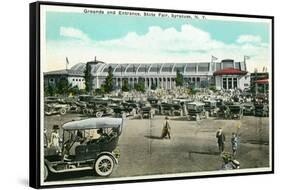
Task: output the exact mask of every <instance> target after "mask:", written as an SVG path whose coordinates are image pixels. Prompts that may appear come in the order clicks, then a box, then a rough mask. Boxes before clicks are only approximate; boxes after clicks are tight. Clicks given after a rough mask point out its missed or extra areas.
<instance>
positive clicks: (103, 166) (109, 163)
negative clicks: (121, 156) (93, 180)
mask: <svg viewBox="0 0 281 190" xmlns="http://www.w3.org/2000/svg"><path fill="white" fill-rule="evenodd" d="M114 164H115V163H114V160H113V159H112V157H110V156H108V155H102V156H100V157H99V158H98V159H97V161H96V163H95V171H96V173H97V174H98V175H99V176H103V177H106V176H109V175H110V174H111V173H112V172H113V169H114Z"/></svg>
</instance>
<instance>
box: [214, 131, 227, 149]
mask: <svg viewBox="0 0 281 190" xmlns="http://www.w3.org/2000/svg"><path fill="white" fill-rule="evenodd" d="M216 138H217V139H218V146H219V152H220V153H222V152H223V151H224V142H225V135H224V133H223V130H222V128H221V127H220V128H219V130H218V131H217V133H216Z"/></svg>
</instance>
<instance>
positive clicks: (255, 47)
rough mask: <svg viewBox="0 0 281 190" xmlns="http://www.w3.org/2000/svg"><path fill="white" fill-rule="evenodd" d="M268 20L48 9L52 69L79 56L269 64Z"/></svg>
mask: <svg viewBox="0 0 281 190" xmlns="http://www.w3.org/2000/svg"><path fill="white" fill-rule="evenodd" d="M269 27H270V26H269V24H267V23H265V22H251V20H249V21H247V22H245V21H243V22H242V21H229V20H224V19H220V20H210V19H208V17H207V19H174V18H160V17H138V16H121V15H96V14H85V13H79V12H76V13H71V12H51V11H50V12H47V14H46V47H47V48H46V60H47V70H48V71H49V70H55V69H65V67H66V66H65V65H66V57H67V58H68V60H69V66H68V67H71V66H73V65H75V64H77V63H80V62H87V61H91V60H93V59H94V58H95V56H96V57H97V59H98V60H101V61H104V62H107V63H162V62H172V63H173V62H184V63H188V62H203V61H210V60H211V57H212V56H215V57H217V58H218V61H220V60H222V59H234V60H236V61H243V58H244V56H245V55H246V56H249V57H250V59H249V60H247V64H248V69H249V70H250V71H254V69H255V68H257V69H258V70H262V68H263V67H264V66H266V67H269V65H270V51H269V48H270V46H271V45H270V38H269V35H270V34H269V32H270V31H269Z"/></svg>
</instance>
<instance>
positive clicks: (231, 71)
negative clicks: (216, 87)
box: [214, 68, 247, 76]
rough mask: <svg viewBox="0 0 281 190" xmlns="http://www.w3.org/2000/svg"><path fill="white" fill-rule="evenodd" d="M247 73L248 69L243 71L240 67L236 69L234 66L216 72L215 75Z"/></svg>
mask: <svg viewBox="0 0 281 190" xmlns="http://www.w3.org/2000/svg"><path fill="white" fill-rule="evenodd" d="M246 74H247V71H241V70H239V69H234V68H225V69H222V70H218V71H216V72H214V76H217V75H246Z"/></svg>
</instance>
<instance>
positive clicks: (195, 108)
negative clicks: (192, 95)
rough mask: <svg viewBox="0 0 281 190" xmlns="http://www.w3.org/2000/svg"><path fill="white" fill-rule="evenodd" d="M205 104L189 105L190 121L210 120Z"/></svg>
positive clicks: (194, 103) (192, 103)
mask: <svg viewBox="0 0 281 190" xmlns="http://www.w3.org/2000/svg"><path fill="white" fill-rule="evenodd" d="M204 105H205V104H204V103H203V102H191V103H188V104H187V112H188V116H189V118H190V119H195V120H196V121H198V120H200V119H202V118H208V117H209V115H208V112H206V111H205V108H204Z"/></svg>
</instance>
